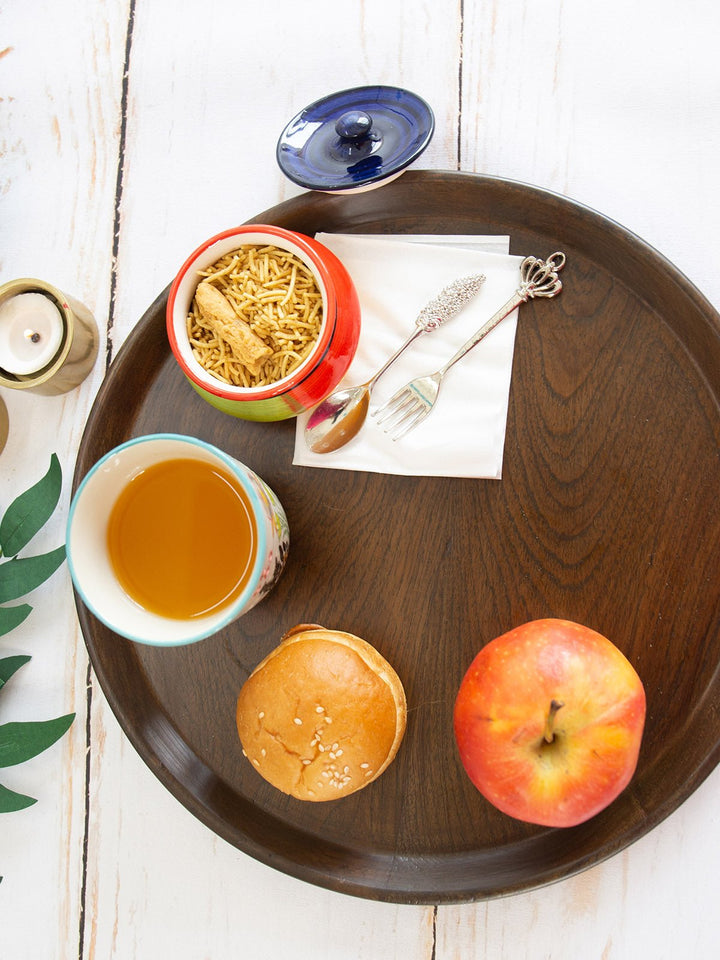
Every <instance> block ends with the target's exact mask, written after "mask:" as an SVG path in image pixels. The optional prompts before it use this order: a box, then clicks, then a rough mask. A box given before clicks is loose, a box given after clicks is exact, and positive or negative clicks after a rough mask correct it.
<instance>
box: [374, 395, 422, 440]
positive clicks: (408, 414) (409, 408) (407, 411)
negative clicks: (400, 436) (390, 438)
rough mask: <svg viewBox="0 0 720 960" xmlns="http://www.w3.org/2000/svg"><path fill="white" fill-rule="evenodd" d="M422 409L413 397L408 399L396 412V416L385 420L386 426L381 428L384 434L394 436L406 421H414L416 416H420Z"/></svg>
mask: <svg viewBox="0 0 720 960" xmlns="http://www.w3.org/2000/svg"><path fill="white" fill-rule="evenodd" d="M423 409H424V407H423V405H422V404H421V403H420V401H419V400H417V399H415V398H414V397H411V398H409V400H408V402H407V403H406V404H404V406H403V407H402V409H400V410H398V411H397V415H396V416H395V417H392V418H389V419H388V420H387V425H386V426H385V427H384V428H383V429H384V430H385V433H389V434H394V433H395V432H396V431H398V430H400V429H402V427H403V426H404V425H405V424H406V423H407V422H408V421H410V420H414V419H415V417H416V416H418V414H422V412H423Z"/></svg>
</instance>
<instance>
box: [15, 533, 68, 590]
mask: <svg viewBox="0 0 720 960" xmlns="http://www.w3.org/2000/svg"><path fill="white" fill-rule="evenodd" d="M64 559H65V544H63V545H62V546H61V547H58V548H57V549H56V550H51V551H50V553H42V554H40V555H39V556H37V557H24V558H23V559H18V558H17V557H16V558H15V559H13V560H6V561H5V562H4V563H0V603H5V601H6V600H17V598H18V597H22V596H24V594H26V593H29V592H30V591H31V590H34V589H35V587H38V586H40V584H41V583H43V582H44V581H45V580H47V579H48V577H51V576H52V575H53V573H55V571H56V570H57V568H58V567H59V566H60V564H61V563H62V562H63V560H64Z"/></svg>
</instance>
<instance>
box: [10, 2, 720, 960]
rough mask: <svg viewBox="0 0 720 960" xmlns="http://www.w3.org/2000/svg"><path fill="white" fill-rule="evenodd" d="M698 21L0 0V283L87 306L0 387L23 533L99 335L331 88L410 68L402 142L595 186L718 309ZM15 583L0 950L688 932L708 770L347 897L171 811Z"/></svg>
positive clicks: (660, 944) (75, 439)
mask: <svg viewBox="0 0 720 960" xmlns="http://www.w3.org/2000/svg"><path fill="white" fill-rule="evenodd" d="M719 36H720V8H719V7H718V6H717V4H716V3H715V2H714V0H713V2H710V0H689V2H686V3H685V4H684V5H682V7H680V6H677V5H676V4H673V3H670V2H669V0H656V2H653V3H650V2H649V0H635V2H634V3H628V2H627V0H624V2H623V0H606V2H605V3H603V4H602V5H597V4H593V3H590V2H589V0H575V2H570V0H564V2H563V0H546V2H544V3H538V2H533V0H504V2H503V0H493V2H490V0H487V2H482V0H440V2H438V0H414V2H409V0H407V2H406V0H365V2H356V3H340V2H337V0H335V2H332V3H331V2H329V0H306V2H305V3H302V4H300V3H298V2H297V0H274V3H273V4H251V3H248V2H236V3H234V4H233V3H227V2H225V3H221V2H219V0H206V2H204V3H202V4H198V3H194V2H189V0H174V2H173V0H101V2H98V0H95V2H91V0H54V2H51V0H24V2H23V3H19V2H17V0H16V2H14V3H9V2H4V3H0V230H1V231H2V233H1V238H2V242H1V244H0V281H5V280H9V279H12V278H14V277H19V276H40V277H43V278H44V279H47V280H49V281H50V282H52V283H54V284H56V285H57V286H59V287H60V288H61V289H63V290H66V292H68V293H70V294H72V295H74V296H76V297H78V298H79V299H81V300H83V301H84V302H85V303H86V304H87V305H88V306H89V307H90V308H91V309H92V310H93V311H94V313H95V315H96V317H97V319H98V322H99V326H100V329H101V334H102V339H103V344H102V348H101V356H100V359H99V360H98V363H97V365H96V367H95V369H94V371H93V373H92V375H91V376H90V377H89V378H88V380H86V382H85V383H84V384H83V385H82V387H81V388H79V389H78V390H75V391H73V392H72V393H70V394H68V395H66V396H65V397H60V398H44V397H34V396H32V395H30V394H20V393H19V392H16V391H9V390H3V391H2V398H3V399H4V400H5V402H6V404H7V406H8V409H9V411H10V417H11V435H10V439H9V441H8V445H7V447H6V449H5V451H4V452H3V453H2V454H0V506H5V505H7V502H8V501H9V500H10V499H11V497H12V496H14V495H15V494H16V493H18V492H19V491H20V490H21V489H24V488H25V486H27V485H29V484H30V483H31V482H33V481H34V480H36V479H38V478H39V476H40V475H41V474H42V473H43V472H44V470H45V469H46V467H47V463H48V461H49V457H50V454H51V453H52V452H53V451H56V452H57V453H58V455H59V456H60V459H61V462H62V465H63V469H64V472H65V489H64V492H63V497H62V500H61V505H60V508H59V510H58V512H57V514H56V516H55V517H54V518H53V520H52V521H51V523H50V524H49V525H48V527H47V528H46V529H45V530H44V531H43V532H42V533H41V534H40V535H39V536H38V538H37V541H36V542H35V544H34V545H36V546H37V549H38V552H39V551H40V550H41V549H50V548H51V547H54V546H56V545H57V544H58V543H59V542H60V540H61V538H62V537H63V535H64V522H65V518H66V516H67V506H68V499H69V484H70V478H71V476H72V469H73V464H74V458H75V454H76V452H77V447H78V443H79V441H80V437H81V435H82V430H83V425H84V422H85V419H86V417H87V414H88V412H89V409H90V406H91V403H92V400H93V397H94V395H95V392H96V391H97V389H98V387H99V385H100V382H101V380H102V377H103V374H104V364H105V358H106V355H109V356H110V357H112V356H114V354H115V353H116V352H117V349H118V347H119V346H120V344H121V343H122V341H123V340H124V338H125V336H126V335H127V334H128V332H129V331H130V330H131V329H132V327H133V325H134V324H135V323H136V322H137V320H138V319H139V318H140V316H141V315H142V313H143V312H144V310H145V309H146V308H147V306H148V305H149V304H150V303H151V302H152V300H153V299H154V298H155V296H156V295H157V294H158V293H159V292H160V291H161V290H162V289H163V288H164V287H165V286H166V284H167V283H168V282H169V280H170V279H171V277H172V275H173V273H174V271H175V270H176V268H177V267H178V265H179V264H180V263H181V262H182V260H183V259H184V256H185V254H186V253H187V252H188V251H189V250H190V249H192V248H193V247H194V246H195V245H196V244H197V243H198V242H199V241H201V240H202V239H204V238H205V237H206V236H208V235H209V234H211V233H214V232H216V231H217V230H220V229H223V228H225V227H227V226H230V225H232V224H234V223H239V222H242V221H243V220H246V219H248V218H249V217H252V216H255V215H256V214H257V213H259V212H260V211H262V210H264V209H266V208H268V207H271V206H273V205H274V204H276V203H278V202H279V201H281V200H283V199H286V198H287V197H289V196H292V195H295V194H296V193H298V192H299V190H298V189H297V188H295V187H294V186H293V185H291V184H289V182H288V181H286V180H284V178H283V177H282V175H281V174H280V172H279V170H278V169H277V167H276V164H275V160H274V148H275V142H276V140H277V136H278V134H279V132H280V130H281V129H282V127H283V126H284V124H285V122H286V121H287V120H288V119H289V118H290V116H292V115H293V114H294V113H295V112H296V111H297V110H298V109H300V108H301V107H302V106H304V105H305V104H307V103H309V102H310V101H311V100H313V99H315V98H316V97H318V96H322V95H324V94H326V93H329V92H332V91H333V90H340V89H343V88H345V87H350V86H355V85H358V84H362V83H376V82H377V83H389V84H398V85H402V86H405V87H408V88H409V89H411V90H414V91H416V92H417V93H419V94H421V95H422V96H424V97H425V98H426V99H427V100H428V101H429V102H430V103H431V104H432V106H433V109H434V110H435V113H436V119H437V132H436V134H435V137H434V139H433V142H432V144H431V146H430V147H429V149H428V150H427V152H426V153H425V154H424V156H423V158H422V160H421V162H420V164H419V165H420V166H424V167H432V168H437V169H458V168H461V169H463V170H468V171H477V172H482V173H489V174H493V175H498V176H503V177H507V178H509V179H516V180H521V181H525V182H529V183H533V184H537V185H539V186H542V187H544V188H547V189H550V190H555V191H557V192H560V193H564V194H566V195H569V196H571V197H572V198H574V199H576V200H579V201H580V202H582V203H586V204H588V205H590V206H592V207H595V208H596V209H598V210H600V211H602V212H603V213H605V214H606V215H608V216H610V217H613V218H614V219H616V220H618V221H619V222H621V223H622V224H624V225H625V226H626V227H628V228H629V229H631V230H633V231H634V232H636V233H637V234H639V235H640V236H641V237H643V239H645V240H646V241H648V242H649V243H651V244H652V245H654V246H655V247H656V248H658V249H659V250H660V251H661V252H662V253H664V254H665V255H666V256H667V257H669V259H671V260H672V261H673V262H674V263H676V264H677V266H678V267H679V268H680V269H681V270H683V271H684V272H685V273H686V274H687V275H688V276H689V277H690V279H692V280H693V281H694V282H695V283H696V284H697V285H698V286H699V288H700V289H701V290H702V291H703V292H704V293H705V294H706V295H707V296H708V297H709V298H710V300H711V301H712V302H713V303H714V305H715V306H716V307H720V231H719V230H718V227H719V226H720V187H718V157H719V156H720V67H719V66H718V60H717V56H716V51H715V46H716V44H717V39H718V37H719ZM108 330H109V337H107V336H106V331H108ZM106 341H107V343H108V346H109V350H108V352H107V354H106V349H105V347H106ZM30 600H31V602H32V603H33V604H34V605H35V606H36V609H35V610H34V612H33V614H32V615H31V616H30V618H29V619H28V620H27V621H26V622H25V623H24V624H23V625H22V626H21V627H20V628H18V629H17V630H16V631H13V633H11V634H9V635H8V636H6V637H4V638H2V640H0V644H1V648H0V652H1V653H2V654H3V655H5V654H10V653H16V652H22V653H30V654H32V656H33V660H32V661H31V663H30V664H28V665H27V666H26V667H24V668H23V670H22V671H20V672H19V673H18V674H17V675H16V676H15V677H14V678H13V680H12V681H11V683H10V684H8V686H7V688H5V689H4V690H3V692H2V698H1V699H0V722H3V721H5V720H8V719H14V720H15V719H41V718H45V717H49V716H55V715H58V714H60V713H65V712H67V711H69V710H75V711H77V719H76V721H75V724H74V725H73V727H72V728H71V731H70V733H69V734H68V735H67V736H66V737H65V738H63V740H62V741H60V742H59V743H58V744H57V745H55V746H54V747H53V748H51V749H50V750H49V751H47V752H46V753H45V754H42V755H41V756H40V757H38V758H36V759H35V760H33V761H30V762H29V763H27V764H23V765H21V766H19V767H17V768H13V769H9V770H3V771H1V776H0V780H1V781H2V782H3V783H6V784H7V785H8V786H9V787H11V788H14V789H17V790H20V791H22V792H27V793H30V794H31V795H33V796H36V797H38V798H39V802H38V803H37V804H36V805H35V806H33V807H31V808H29V809H28V810H26V811H23V812H21V813H16V814H10V815H4V816H3V817H2V818H1V819H0V874H1V875H2V876H3V878H4V879H3V881H2V884H0V931H2V932H1V934H0V960H55V958H57V960H65V958H73V960H74V958H82V960H85V958H87V960H91V958H92V960H105V958H111V957H112V958H119V960H136V958H137V960H139V958H143V960H144V958H147V957H156V956H159V955H168V956H173V957H175V958H176V960H199V958H210V960H224V958H226V957H230V956H235V955H242V956H244V957H248V958H250V960H264V958H268V960H269V958H277V957H285V956H293V957H295V958H322V960H347V958H359V960H370V958H372V960H376V958H382V960H397V958H403V960H408V958H413V960H415V958H417V960H431V958H432V960H451V958H453V960H454V958H463V960H464V958H468V957H477V958H480V957H482V958H490V960H496V958H511V960H516V958H517V960H522V958H541V957H542V958H546V957H547V958H553V960H565V958H567V960H576V958H578V957H583V958H584V957H598V958H600V957H603V958H612V960H618V958H630V957H632V958H641V960H644V958H646V957H648V958H650V957H652V958H663V957H668V958H670V957H673V958H677V957H683V958H684V957H693V958H710V957H713V958H714V957H716V956H717V955H718V948H719V947H720V916H719V915H718V912H717V909H716V902H717V898H718V894H720V882H719V881H718V880H717V879H716V878H717V875H718V867H717V865H718V860H719V858H720V816H719V815H718V809H719V805H718V803H717V796H718V791H719V790H720V773H718V772H717V771H716V772H715V773H714V774H713V775H711V777H710V778H709V779H708V780H707V781H706V782H705V784H703V785H702V787H701V788H700V789H699V790H698V791H696V793H695V794H694V795H693V796H692V797H691V798H690V799H689V800H688V801H687V802H686V803H685V804H684V805H683V806H682V807H681V809H680V810H678V811H677V812H676V813H675V814H673V815H672V816H671V817H670V818H669V819H668V820H667V821H666V822H665V823H663V824H662V825H661V826H660V827H658V828H657V829H656V830H654V831H653V832H652V833H651V834H649V835H648V836H646V837H645V838H643V839H642V840H640V841H639V842H638V843H636V844H635V845H633V846H632V847H631V848H630V849H629V850H627V851H625V852H624V853H622V854H620V855H618V856H616V857H614V858H613V859H611V860H609V861H607V862H606V863H604V864H601V865H599V866H597V867H595V868H593V869H591V870H589V871H587V872H586V873H584V874H581V875H580V876H578V877H575V878H571V879H568V880H566V881H564V882H562V883H559V884H555V885H553V886H551V887H548V888H545V889H542V890H538V891H533V892H530V893H526V894H522V895H518V896H514V897H511V898H507V899H504V900H498V901H493V902H490V903H480V904H474V905H462V906H458V907H452V906H445V907H440V908H437V909H435V908H432V907H408V906H394V905H391V904H378V903H371V902H367V901H363V900H358V899H354V898H349V897H345V896H342V895H339V894H334V893H331V892H328V891H324V890H320V889H317V888H315V887H312V886H310V885H307V884H304V883H301V882H299V881H296V880H294V879H292V878H289V877H286V876H284V875H282V874H279V873H276V872H274V871H272V870H270V869H269V868H267V867H264V866H263V865H261V864H258V863H256V862H255V861H253V860H251V859H249V858H248V857H246V856H245V855H243V854H241V853H239V852H238V851H237V850H235V849H234V848H232V847H230V846H229V845H228V844H226V843H225V842H224V841H221V840H219V839H218V838H217V837H215V836H214V835H213V834H212V833H210V831H208V830H207V829H206V828H205V827H204V826H202V825H201V824H200V823H198V822H197V821H196V820H195V819H194V818H193V817H192V816H191V815H190V814H189V813H187V811H185V810H184V808H183V807H182V806H181V805H180V804H179V803H178V802H177V801H176V800H175V799H174V798H173V797H172V796H170V794H169V793H168V792H167V791H165V789H164V788H163V787H161V786H160V784H159V783H158V782H157V781H156V780H155V779H154V777H153V776H152V775H151V774H150V773H149V771H148V770H147V769H146V768H145V766H144V765H143V763H142V762H141V761H140V760H139V758H138V757H137V755H136V754H135V752H134V750H133V749H132V748H131V747H130V746H129V744H128V742H127V741H126V740H125V738H124V735H123V734H122V732H121V731H120V729H119V727H118V725H117V723H116V721H115V719H114V717H113V716H112V715H111V713H110V711H109V709H108V707H107V705H106V703H105V700H104V697H103V694H102V691H101V690H100V688H99V686H98V685H97V683H96V682H95V681H94V679H93V678H92V675H91V673H89V671H88V666H87V658H86V654H85V649H84V645H83V642H82V638H81V636H80V633H79V629H78V627H77V621H76V616H75V611H74V606H73V602H72V597H71V590H70V582H69V577H68V574H67V570H66V569H64V568H63V569H61V570H60V571H58V573H57V574H56V575H55V576H54V578H53V580H52V581H50V582H49V583H48V584H46V585H44V586H43V587H41V588H39V589H38V590H37V591H36V592H35V593H34V594H33V595H32V596H31V598H30ZM88 747H89V752H87V754H86V749H87V748H88Z"/></svg>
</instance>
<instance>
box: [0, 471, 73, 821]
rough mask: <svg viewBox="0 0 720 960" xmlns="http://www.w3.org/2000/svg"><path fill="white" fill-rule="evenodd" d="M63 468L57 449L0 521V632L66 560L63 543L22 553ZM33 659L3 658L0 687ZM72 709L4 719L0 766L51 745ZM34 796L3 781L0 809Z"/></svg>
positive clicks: (46, 515) (18, 806) (53, 501)
mask: <svg viewBox="0 0 720 960" xmlns="http://www.w3.org/2000/svg"><path fill="white" fill-rule="evenodd" d="M61 488H62V470H61V468H60V462H59V460H58V458H57V456H56V455H55V454H53V455H52V457H51V458H50V467H49V469H48V472H47V473H46V474H45V476H44V477H43V478H42V479H41V480H39V481H38V482H37V483H36V484H34V485H33V486H32V487H30V489H29V490H26V491H25V493H22V494H20V496H19V497H17V498H16V499H15V500H14V501H13V502H12V503H11V504H10V506H9V507H8V508H7V510H6V511H5V514H4V516H3V517H2V520H0V555H1V556H3V557H5V559H4V560H3V561H2V562H0V636H3V635H4V634H6V633H9V632H10V631H11V630H14V629H15V627H17V626H19V625H20V624H21V623H22V622H23V621H24V620H25V619H26V618H27V617H28V616H29V615H30V613H31V612H32V607H31V606H30V605H29V604H27V603H20V604H12V605H11V606H7V605H6V604H7V603H8V602H12V601H14V600H18V599H20V598H21V597H24V596H25V594H27V593H30V591H31V590H34V589H35V588H36V587H38V586H40V584H41V583H44V582H45V580H47V579H48V578H49V577H51V576H52V574H53V573H54V572H55V571H56V570H57V569H58V567H59V566H60V565H61V563H62V562H63V560H64V559H65V545H64V544H63V545H62V546H60V547H58V548H57V549H55V550H51V551H50V552H49V553H44V554H40V555H37V556H32V557H23V558H20V557H19V556H18V554H19V553H20V552H21V551H22V550H24V549H25V547H26V546H27V545H28V543H29V542H30V541H31V540H32V538H33V537H34V536H35V534H36V533H37V532H38V531H39V530H40V529H42V527H43V526H44V525H45V524H46V523H47V521H48V520H49V519H50V517H51V516H52V514H53V511H54V510H55V507H56V506H57V504H58V500H59V499H60V490H61ZM29 660H30V657H29V656H24V655H19V656H12V657H4V658H2V659H0V690H2V688H3V687H4V686H5V684H6V683H7V681H8V680H9V679H10V677H12V676H13V674H14V673H15V672H16V671H17V670H19V669H20V667H22V666H24V665H25V664H26V663H27V662H28V661H29ZM74 719H75V714H74V713H69V714H66V715H65V716H62V717H56V718H55V719H54V720H41V721H25V722H19V723H4V724H0V768H2V767H11V766H14V765H15V764H18V763H24V762H25V761H26V760H30V759H31V758H32V757H35V756H37V755H38V754H39V753H42V752H43V750H47V748H48V747H50V746H52V744H53V743H55V742H56V740H59V739H60V737H61V736H62V735H63V734H64V733H65V732H66V731H67V730H68V729H69V728H70V724H71V723H72V722H73V720H74ZM35 802H36V801H35V799H34V798H33V797H27V796H25V795H24V794H21V793H15V792H14V791H13V790H9V789H8V788H7V787H4V786H3V785H2V784H0V813H11V812H13V811H15V810H22V809H24V808H25V807H29V806H30V805H31V804H33V803H35Z"/></svg>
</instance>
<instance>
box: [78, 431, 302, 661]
mask: <svg viewBox="0 0 720 960" xmlns="http://www.w3.org/2000/svg"><path fill="white" fill-rule="evenodd" d="M66 542H67V558H68V566H69V568H70V574H71V576H72V579H73V585H74V586H75V590H76V592H77V594H78V598H79V599H80V600H81V601H82V602H83V604H84V605H85V606H86V607H87V608H88V609H89V611H90V612H91V613H92V614H94V615H95V616H96V617H97V618H98V619H99V620H100V621H101V622H102V623H104V624H105V625H106V626H107V627H109V628H110V629H111V630H113V631H114V632H115V633H117V634H119V635H120V636H123V637H126V638H127V639H129V640H134V641H136V642H138V643H148V644H153V645H155V646H177V645H178V644H185V643H195V642H196V641H198V640H202V639H204V638H206V637H210V636H212V635H213V634H216V633H218V632H219V631H221V630H223V629H224V628H225V627H227V626H228V625H229V624H231V623H232V622H233V621H234V620H236V619H237V618H238V617H241V616H243V615H244V614H246V613H247V612H248V611H249V610H251V609H252V608H253V607H254V606H255V605H256V604H258V603H260V601H261V600H263V599H264V598H265V597H266V596H267V595H268V593H269V592H270V591H271V590H272V589H273V587H274V586H275V584H276V583H277V581H278V579H279V578H280V576H281V574H282V571H283V569H284V566H285V561H286V559H287V554H288V550H289V543H290V533H289V528H288V521H287V517H286V515H285V511H284V510H283V507H282V504H281V503H280V501H279V500H278V498H277V496H276V495H275V493H274V491H273V490H272V489H271V488H270V487H269V486H268V485H267V483H266V482H265V481H264V480H263V479H262V478H261V477H259V476H258V475H257V474H256V473H255V472H254V471H253V470H251V469H250V467H248V466H246V465H245V464H243V463H241V462H240V461H239V460H236V459H235V458H234V457H231V456H229V455H228V454H227V453H225V452H223V451H222V450H220V449H218V448H217V447H214V446H212V445H211V444H209V443H206V442H205V441H203V440H200V439H198V438H195V437H187V436H182V435H180V434H170V433H162V434H150V435H148V436H143V437H135V438H133V439H131V440H127V441H125V443H122V444H120V445H119V446H117V447H115V448H114V449H112V450H110V451H109V452H108V453H106V454H105V455H104V456H103V457H101V458H100V460H98V461H97V462H96V463H95V464H94V465H93V466H92V467H91V468H90V470H89V471H88V472H87V474H86V475H85V477H84V478H83V480H82V481H81V483H80V485H79V486H78V489H77V491H76V492H75V495H74V497H73V499H72V502H71V504H70V514H69V517H68V535H67V541H66Z"/></svg>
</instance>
